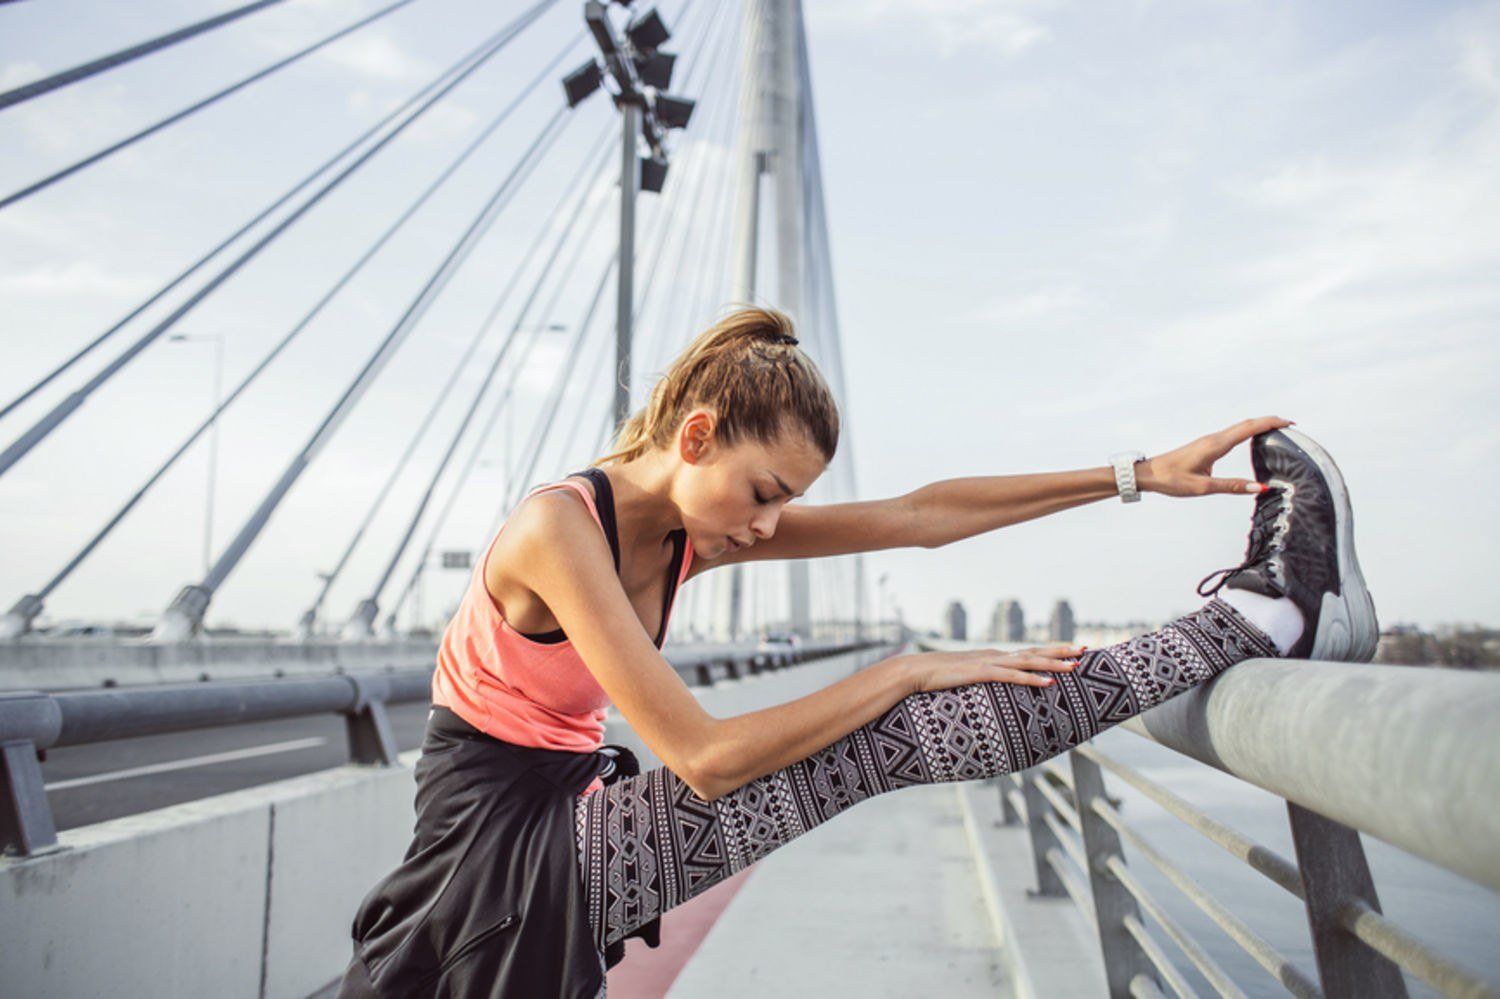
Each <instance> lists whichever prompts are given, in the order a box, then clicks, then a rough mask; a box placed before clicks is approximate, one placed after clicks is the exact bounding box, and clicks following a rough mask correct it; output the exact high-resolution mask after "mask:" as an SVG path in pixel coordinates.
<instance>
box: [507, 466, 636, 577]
mask: <svg viewBox="0 0 1500 999" xmlns="http://www.w3.org/2000/svg"><path fill="white" fill-rule="evenodd" d="M579 481H581V482H582V484H583V488H585V489H587V490H589V494H590V496H592V495H593V485H592V483H590V482H588V480H586V479H584V480H579ZM591 535H599V528H598V527H597V526H596V525H595V523H594V518H593V515H592V514H591V513H590V512H589V509H588V505H587V504H586V503H585V502H584V499H583V497H582V496H580V495H579V494H578V491H577V490H575V489H548V490H546V491H544V492H539V493H533V494H531V495H530V496H527V497H525V498H524V499H522V500H521V502H520V503H518V504H517V505H516V507H515V509H514V510H512V511H511V512H510V516H509V517H507V518H506V520H505V527H504V529H503V530H502V531H501V532H500V534H499V536H498V537H497V538H496V539H495V544H494V547H493V548H492V549H491V550H490V558H489V561H488V563H487V564H486V565H485V581H486V582H487V583H488V584H489V585H490V592H491V593H492V594H493V593H496V592H497V590H498V589H499V588H500V587H503V586H504V585H505V584H506V583H507V582H508V581H511V582H516V581H519V582H522V583H524V582H525V576H526V571H525V570H526V567H527V565H528V564H529V563H533V562H534V561H535V559H536V558H537V557H538V556H540V555H543V554H545V553H549V552H550V553H554V554H556V555H559V556H561V557H563V558H576V557H579V556H580V555H582V554H584V553H585V552H587V551H589V550H591V549H592V548H593V547H594V546H593V545H591V544H589V540H588V539H589V538H590V536H591ZM601 539H602V536H601ZM580 549H582V550H580ZM607 555H608V552H607V551H606V556H607Z"/></svg>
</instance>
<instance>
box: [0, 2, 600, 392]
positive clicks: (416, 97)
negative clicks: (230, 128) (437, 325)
mask: <svg viewBox="0 0 1500 999" xmlns="http://www.w3.org/2000/svg"><path fill="white" fill-rule="evenodd" d="M504 30H508V28H507V29H502V31H504ZM496 37H498V34H497V35H491V36H490V37H489V38H488V39H486V40H485V41H483V42H481V43H480V44H478V45H476V46H475V47H474V48H472V49H470V50H469V51H468V52H467V53H465V54H464V55H463V56H460V57H459V58H458V59H457V60H456V61H455V62H453V63H452V64H451V65H450V66H449V67H448V68H447V69H445V70H443V71H442V72H441V73H439V74H438V75H437V76H435V77H433V78H432V79H431V80H430V81H428V82H427V83H426V84H424V85H423V86H422V87H421V88H419V89H418V90H417V91H416V92H415V93H413V94H412V95H411V96H410V97H408V98H406V99H405V100H404V101H402V102H401V103H400V104H398V105H397V106H396V107H395V108H393V109H391V110H390V111H389V112H387V113H386V114H385V115H383V116H381V118H380V119H379V120H377V121H376V122H375V123H374V124H373V125H370V126H369V127H368V128H366V129H365V130H364V131H363V132H361V133H360V134H359V135H358V136H356V137H355V138H354V139H352V140H351V141H350V142H348V143H347V144H345V145H344V146H343V148H341V149H340V150H338V152H336V153H334V154H333V155H332V156H330V157H329V158H328V159H326V160H324V161H323V163H322V164H321V165H319V166H318V167H317V168H316V169H315V170H313V171H312V172H311V173H309V174H307V175H306V176H305V177H303V178H302V179H301V180H299V181H298V182H297V183H295V184H293V185H292V186H291V187H290V188H288V189H287V190H286V191H285V192H283V193H282V194H281V195H279V196H278V197H277V198H275V199H274V200H273V201H271V202H270V203H269V204H268V205H266V206H265V207H264V208H262V209H261V210H260V211H258V212H257V213H256V214H255V215H253V216H252V217H251V218H250V219H249V220H248V221H246V222H245V223H244V224H242V225H241V226H240V227H239V228H237V229H236V230H235V231H234V232H232V233H230V234H229V235H228V236H226V237H224V239H222V240H220V241H219V243H218V244H217V245H216V246H214V248H213V249H211V250H209V251H208V252H207V253H205V254H203V255H202V256H200V257H198V259H197V260H195V261H194V262H193V263H192V264H191V265H190V266H189V267H188V268H187V269H186V270H184V271H182V272H181V273H180V274H178V275H177V276H176V277H174V278H172V280H170V281H168V282H167V283H166V284H164V285H162V286H161V287H160V288H158V289H157V290H156V291H155V292H154V293H153V294H152V295H151V297H149V298H147V299H146V300H145V301H144V302H142V303H141V304H139V305H137V306H136V307H135V308H133V309H131V310H130V311H129V312H128V313H126V314H125V315H124V316H122V317H121V318H120V319H119V320H118V321H117V322H116V323H115V324H114V325H113V326H111V327H109V329H107V330H105V331H104V332H103V333H101V334H99V335H98V336H97V337H95V338H94V339H93V340H91V341H89V342H88V343H87V344H85V345H84V346H83V347H81V348H80V349H79V350H78V351H76V352H75V353H74V354H73V355H72V356H70V357H69V358H68V359H67V360H65V361H63V363H62V364H60V365H58V366H57V367H56V368H54V369H52V371H51V372H49V373H48V374H47V375H46V376H45V377H43V378H42V379H41V380H40V381H38V382H37V383H36V384H34V385H32V386H31V387H30V388H28V389H27V390H26V391H25V392H23V393H21V394H20V395H19V396H17V397H16V398H15V399H12V400H11V401H10V402H9V403H7V404H6V406H5V408H4V409H0V419H3V418H4V417H6V416H7V415H8V414H9V413H11V411H13V410H14V409H16V408H17V407H18V406H20V405H22V404H23V403H25V402H26V401H27V400H28V399H30V398H31V397H32V396H34V395H35V394H36V393H38V392H40V391H41V390H42V389H43V388H46V387H47V385H49V384H51V383H52V381H54V380H55V379H56V378H57V377H58V376H59V375H61V374H63V373H64V372H66V371H67V370H68V369H69V368H71V367H72V366H73V365H74V364H76V363H78V362H79V361H80V360H82V359H83V358H84V357H85V356H87V355H88V354H89V353H90V352H92V351H93V350H94V348H96V347H98V346H99V345H100V344H102V343H104V341H106V340H108V339H109V338H110V337H112V336H114V334H116V333H118V332H119V331H120V330H121V329H123V328H124V327H125V326H126V325H127V324H129V323H130V321H131V320H133V319H135V318H136V317H137V316H139V315H140V314H141V313H143V312H145V311H146V310H147V309H149V308H150V307H151V306H153V305H155V304H156V303H157V302H159V301H161V299H163V298H165V297H166V296H167V294H169V293H170V292H171V291H172V290H173V289H174V288H176V287H177V286H178V285H180V284H181V283H182V282H184V281H186V280H187V279H188V278H189V277H191V276H192V275H194V274H196V273H197V272H198V271H199V270H201V269H202V268H203V267H204V266H205V265H207V264H208V262H209V261H210V260H212V259H213V258H214V257H216V256H218V255H219V254H220V253H221V252H223V251H224V249H225V248H226V247H228V246H230V245H231V244H232V243H234V242H235V241H236V240H237V239H239V238H240V237H241V236H243V235H244V234H245V233H247V232H249V231H250V230H251V229H254V228H255V227H256V226H257V225H259V224H260V223H261V222H263V221H265V220H266V219H267V218H269V217H270V216H271V215H272V214H273V213H275V211H276V210H277V209H278V208H280V207H281V206H282V205H284V204H286V203H287V202H288V201H290V200H292V198H294V197H296V196H297V194H298V193H299V192H301V191H302V190H303V189H304V188H306V187H308V186H309V185H311V184H312V183H313V182H314V181H316V180H317V179H318V178H319V177H321V176H322V175H323V174H325V173H327V172H328V171H329V170H331V169H333V167H334V166H335V165H337V164H338V162H339V161H340V160H342V159H343V158H344V157H346V156H348V155H349V154H350V153H351V152H353V151H354V150H355V149H358V148H359V147H360V146H361V145H363V144H364V143H365V141H366V140H368V139H369V138H370V137H371V136H373V135H375V134H376V133H377V132H379V131H380V130H381V129H382V128H384V127H385V126H387V125H389V124H390V123H391V122H392V121H395V120H396V118H398V117H399V116H401V115H402V114H404V113H406V112H407V111H409V110H410V109H411V108H413V107H415V106H416V105H417V103H418V102H419V101H421V100H422V99H423V98H424V97H426V96H427V95H429V94H430V93H432V91H433V90H435V89H436V88H438V87H440V86H442V85H443V83H444V82H445V81H447V80H448V79H449V78H450V77H452V76H453V75H454V74H456V73H459V72H461V71H462V70H463V69H464V67H465V66H467V65H468V64H469V63H470V62H471V61H473V60H475V59H478V58H479V57H480V56H481V55H483V53H484V51H485V50H486V49H487V48H488V47H489V45H490V44H491V43H492V42H493V41H494V40H495V39H496ZM583 37H584V32H579V34H578V39H579V40H581V39H582V38H583ZM575 44H576V41H575Z"/></svg>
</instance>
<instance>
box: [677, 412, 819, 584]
mask: <svg viewBox="0 0 1500 999" xmlns="http://www.w3.org/2000/svg"><path fill="white" fill-rule="evenodd" d="M699 415H700V414H699V411H695V412H694V413H693V414H689V417H688V418H687V419H686V420H685V421H684V423H683V426H682V427H681V428H680V431H679V434H678V445H679V455H680V457H681V458H682V461H683V467H682V473H681V475H680V477H679V485H678V489H677V490H676V492H677V495H676V497H675V499H676V502H677V506H678V509H679V510H680V511H681V512H682V524H683V527H684V528H685V529H686V530H687V534H688V537H689V538H691V539H692V541H693V550H694V551H696V552H698V553H699V554H700V555H701V556H702V557H703V558H717V557H718V556H720V555H723V554H725V553H726V552H730V551H737V550H738V547H737V546H748V545H752V544H754V543H756V542H757V541H763V540H765V539H766V538H769V537H771V535H773V534H775V533H776V522H777V520H778V519H780V517H781V511H782V508H783V507H785V506H786V504H787V502H788V501H790V500H792V499H795V498H797V497H798V496H800V495H802V494H803V493H805V492H806V491H807V488H808V487H809V486H811V485H812V484H813V482H814V481H815V480H816V479H817V477H818V476H819V475H822V474H823V469H824V468H825V467H827V463H826V462H824V460H823V455H822V453H821V452H820V451H818V449H817V448H816V447H814V446H813V444H812V443H811V442H810V441H809V440H808V439H807V438H806V437H805V436H803V435H802V434H798V433H788V434H783V435H782V436H781V437H780V438H779V439H777V440H776V441H773V442H771V443H769V444H767V443H762V442H759V441H748V440H747V441H741V442H739V443H737V444H735V445H734V446H732V447H728V448H726V447H724V446H723V445H722V444H721V443H720V442H719V440H718V438H717V437H716V436H715V435H714V434H713V430H712V426H713V420H712V417H711V416H709V417H707V418H705V419H703V420H699V419H698V417H699Z"/></svg>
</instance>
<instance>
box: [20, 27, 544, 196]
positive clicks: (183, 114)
mask: <svg viewBox="0 0 1500 999" xmlns="http://www.w3.org/2000/svg"><path fill="white" fill-rule="evenodd" d="M414 2H415V0H396V2H395V3H392V4H388V5H386V6H385V7H382V8H380V9H379V10H377V11H376V12H375V13H373V14H370V15H369V16H367V17H363V18H360V19H359V20H358V21H355V22H354V23H353V24H351V25H348V26H347V27H344V28H340V29H339V30H338V31H335V32H334V33H333V34H331V35H329V36H327V37H326V38H324V39H322V40H321V41H318V42H314V43H313V44H312V45H309V46H308V47H307V48H304V49H301V50H300V51H298V52H294V53H292V54H291V55H289V56H287V57H285V58H283V59H280V60H277V61H276V62H274V63H272V64H271V65H269V66H267V67H266V68H265V69H262V70H259V71H258V72H255V73H251V74H250V75H249V76H247V77H245V78H244V79H243V80H240V81H239V82H237V83H232V84H230V85H229V86H227V87H225V88H224V89H222V90H219V91H216V92H215V93H212V94H210V95H209V96H207V97H205V98H203V99H202V100H201V101H197V102H196V103H193V104H189V105H188V106H187V107H185V108H183V109H182V110H181V111H176V112H173V113H172V114H169V115H167V116H166V117H165V118H163V119H161V120H160V121H157V122H155V123H153V124H151V125H147V126H146V127H145V128H143V129H141V130H140V131H138V132H134V133H132V134H130V135H128V136H126V137H125V138H123V139H120V140H119V141H118V142H115V143H112V144H110V145H108V146H105V147H104V148H103V149H101V150H99V151H98V152H95V153H91V154H89V155H88V156H85V157H84V158H83V159H81V160H78V161H76V162H74V163H71V164H69V165H68V166H65V167H63V168H62V169H61V170H58V171H56V172H55V173H50V174H48V175H47V176H45V177H43V178H42V179H41V180H38V181H34V182H32V183H30V184H28V185H26V186H25V187H23V188H21V189H20V190H19V191H14V192H12V193H10V194H7V195H6V196H5V197H4V198H0V211H4V210H5V209H7V208H9V207H10V206H11V205H13V204H15V203H16V202H18V201H21V200H22V199H24V198H29V197H31V196H32V195H33V194H35V193H37V192H38V191H42V190H45V189H46V188H49V187H51V186H52V185H53V184H56V183H57V182H58V181H60V180H62V179H64V178H66V177H71V176H73V174H75V173H77V172H78V171H80V170H82V169H84V168H85V167H90V166H93V165H94V164H95V163H98V162H99V161H100V160H102V159H105V158H107V157H109V156H113V155H114V154H115V153H118V152H119V151H120V150H122V149H125V148H128V147H130V146H133V145H135V144H136V143H137V142H139V141H141V140H142V139H144V138H146V137H148V136H151V135H155V134H156V133H157V132H160V131H161V130H162V129H164V128H166V127H167V126H169V125H173V124H175V123H177V122H179V121H182V120H183V119H184V118H187V117H188V116H189V115H192V114H194V113H196V112H198V111H201V110H203V109H204V108H206V107H208V106H209V105H211V104H215V103H217V102H218V101H220V100H222V99H224V98H225V97H228V96H229V95H230V94H232V93H234V92H236V91H238V90H243V89H244V88H245V87H248V86H249V85H250V84H252V83H254V82H256V81H257V80H263V79H265V78H266V77H268V76H270V75H271V74H272V73H275V72H276V71H278V70H281V69H285V68H286V67H287V66H290V65H291V64H292V63H294V62H297V61H298V60H300V59H303V58H305V57H307V56H309V55H312V54H313V53H314V52H316V51H318V50H319V49H321V48H323V47H325V46H327V45H331V44H333V43H334V42H336V41H338V40H339V39H340V38H343V37H344V36H345V35H349V34H352V33H353V32H356V31H358V30H359V29H360V28H363V27H365V26H366V25H368V24H373V23H374V22H376V21H378V20H380V19H381V18H382V17H385V16H387V15H389V14H393V13H395V12H396V11H398V10H400V9H401V8H402V7H405V6H407V5H408V4H411V3H414ZM553 2H555V0H553Z"/></svg>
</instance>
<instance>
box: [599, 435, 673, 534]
mask: <svg viewBox="0 0 1500 999" xmlns="http://www.w3.org/2000/svg"><path fill="white" fill-rule="evenodd" d="M601 471H603V472H604V473H605V474H606V475H608V476H609V482H610V485H611V486H613V487H614V494H615V524H616V527H617V529H618V530H619V534H620V547H621V548H630V549H634V550H636V551H641V552H645V551H653V550H656V549H658V548H660V547H664V546H665V545H667V544H668V542H669V541H670V535H671V533H672V532H673V531H675V530H678V529H680V528H681V527H682V515H681V514H680V513H678V511H677V505H676V504H675V503H673V502H672V499H671V490H672V469H671V468H670V467H669V464H668V463H667V462H664V461H662V460H660V458H658V457H657V456H656V455H654V454H647V455H644V456H642V457H640V458H637V459H635V460H634V461H630V462H626V463H625V464H622V465H610V466H608V467H606V468H604V469H601Z"/></svg>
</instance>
